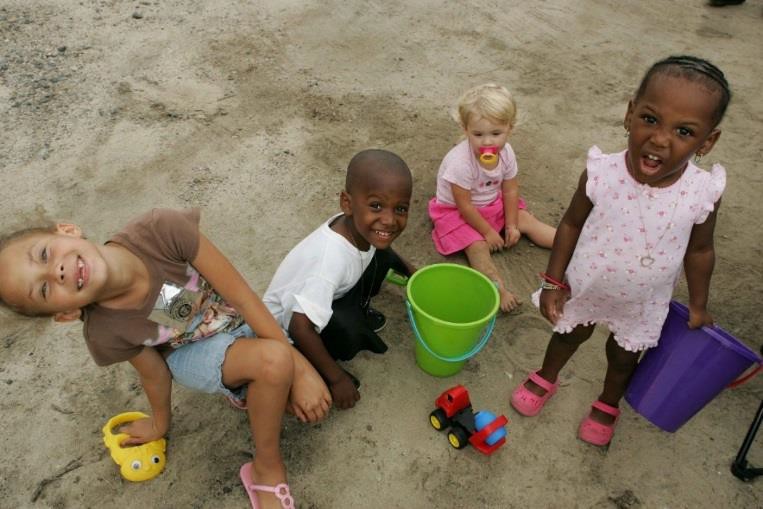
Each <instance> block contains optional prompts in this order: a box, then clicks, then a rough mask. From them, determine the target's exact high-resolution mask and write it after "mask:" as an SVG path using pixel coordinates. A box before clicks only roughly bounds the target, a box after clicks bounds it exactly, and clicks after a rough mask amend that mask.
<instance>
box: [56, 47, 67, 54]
mask: <svg viewBox="0 0 763 509" xmlns="http://www.w3.org/2000/svg"><path fill="white" fill-rule="evenodd" d="M58 52H59V53H65V52H66V46H59V47H58Z"/></svg>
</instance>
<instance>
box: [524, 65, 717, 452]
mask: <svg viewBox="0 0 763 509" xmlns="http://www.w3.org/2000/svg"><path fill="white" fill-rule="evenodd" d="M730 96H731V94H730V92H729V87H728V84H727V83H726V79H725V77H724V76H723V73H722V72H721V71H720V70H719V69H718V68H717V67H715V66H714V65H712V64H710V63H709V62H707V61H705V60H702V59H699V58H696V57H688V56H680V57H670V58H667V59H665V60H662V61H659V62H657V63H656V64H654V65H653V66H652V67H651V68H650V69H649V71H647V73H646V75H645V76H644V78H643V79H642V81H641V84H640V85H639V88H638V90H637V91H636V94H635V96H634V97H633V99H631V100H630V102H629V103H628V110H627V113H626V115H625V130H626V135H627V137H628V148H627V150H624V151H622V152H619V153H617V154H602V153H601V152H600V151H599V149H598V148H597V147H593V148H592V149H591V150H590V151H589V153H588V164H587V168H586V170H585V171H584V172H583V174H582V176H581V177H580V181H579V183H578V188H577V191H576V192H575V195H574V196H573V197H572V202H571V203H570V206H569V208H568V209H567V212H566V213H565V215H564V217H563V218H562V222H561V223H560V225H559V230H558V233H557V235H556V238H555V239H554V246H553V250H552V252H551V258H550V260H549V263H548V268H547V269H546V273H545V274H542V275H541V276H542V277H543V279H544V281H543V282H542V286H541V290H539V292H536V294H535V295H534V296H533V297H534V300H535V301H536V303H537V304H538V305H539V306H540V310H541V312H542V313H543V316H545V317H546V318H547V319H548V320H549V321H550V322H551V323H552V324H554V334H553V336H551V340H550V342H549V344H548V348H547V349H546V356H545V358H544V360H543V367H542V368H541V369H540V370H538V371H537V372H535V373H532V374H530V376H529V377H528V379H527V380H525V381H524V382H523V383H522V384H521V385H520V386H519V387H517V389H516V390H515V391H514V393H513V394H512V397H511V404H512V406H513V407H514V408H515V409H516V410H517V411H518V412H519V413H521V414H523V415H527V416H533V415H536V414H537V413H538V412H539V411H540V410H541V409H542V408H543V405H544V404H545V403H546V401H547V400H548V399H549V398H550V397H551V396H553V395H554V393H555V392H556V390H557V388H558V381H557V380H558V378H557V377H558V374H559V371H560V370H561V369H562V367H563V366H564V365H565V364H566V363H567V361H568V360H569V359H570V357H571V356H572V354H574V353H575V350H577V348H578V346H579V345H580V344H581V343H583V342H584V341H585V340H587V339H588V338H589V337H590V336H591V333H592V332H593V329H594V325H595V324H596V323H602V324H605V325H607V327H608V328H609V329H610V332H611V334H610V335H609V339H608V340H607V344H606V355H607V363H608V365H607V373H606V376H605V378H604V389H603V391H602V393H601V394H600V395H599V397H598V399H597V400H596V401H595V402H594V403H593V407H592V410H591V412H590V414H589V415H587V416H586V417H585V418H584V419H583V421H582V423H581V425H580V428H579V431H578V435H579V437H580V438H581V439H582V440H584V441H586V442H589V443H592V444H595V445H606V444H607V443H609V441H610V440H611V438H612V434H613V433H614V426H615V423H616V421H617V417H618V416H619V414H620V411H619V410H618V408H617V406H618V403H619V401H620V398H621V397H622V396H623V393H624V391H625V388H626V386H627V383H628V380H629V379H630V376H631V373H632V372H633V369H634V368H635V367H636V363H637V362H638V357H639V355H640V352H641V351H643V350H645V349H647V348H652V347H654V346H655V345H657V341H658V340H659V336H660V330H661V328H662V324H663V322H664V320H665V317H666V315H667V312H668V304H669V302H670V298H671V295H672V292H673V288H674V286H675V283H676V280H677V279H678V276H679V273H680V270H681V264H682V262H683V266H684V269H685V271H686V279H687V282H688V288H689V326H690V327H693V328H695V327H699V326H702V325H706V324H710V323H712V318H711V317H710V315H709V314H708V312H707V299H708V290H709V286H710V275H711V273H712V271H713V263H714V259H715V252H714V249H713V231H714V229H715V220H716V215H717V213H718V206H719V205H720V198H721V194H722V192H723V189H724V187H725V184H726V173H725V170H724V169H723V168H722V167H721V166H720V165H717V164H716V165H714V166H713V168H712V170H711V172H710V173H708V172H705V171H703V170H701V169H699V168H698V167H697V166H695V165H694V164H692V163H691V162H690V161H689V159H690V158H691V157H692V156H695V160H697V161H698V160H699V158H700V157H701V156H704V155H706V154H707V153H708V152H710V150H711V149H712V148H713V146H714V145H715V143H716V141H718V137H719V136H720V134H721V131H720V129H719V128H718V124H719V123H720V121H721V119H722V118H723V114H724V112H725V110H726V106H727V105H728V102H729V99H730ZM538 295H539V303H538V302H537V300H538ZM568 299H569V300H568Z"/></svg>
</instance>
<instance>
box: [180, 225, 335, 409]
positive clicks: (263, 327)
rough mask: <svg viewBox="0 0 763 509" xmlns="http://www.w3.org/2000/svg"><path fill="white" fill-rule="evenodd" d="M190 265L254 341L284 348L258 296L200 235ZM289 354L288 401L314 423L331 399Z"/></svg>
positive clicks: (306, 368)
mask: <svg viewBox="0 0 763 509" xmlns="http://www.w3.org/2000/svg"><path fill="white" fill-rule="evenodd" d="M192 265H193V266H194V267H195V268H196V270H198V271H199V273H200V274H201V275H202V276H204V279H206V280H207V281H208V282H209V284H210V285H212V288H214V289H215V290H216V291H217V292H218V293H219V294H220V296H221V297H222V298H223V299H224V300H225V302H227V303H228V304H229V305H230V306H232V307H233V308H235V309H236V310H237V311H238V312H239V313H241V315H242V316H243V317H244V319H245V320H246V323H248V324H249V326H250V327H251V328H252V330H253V331H254V332H255V334H257V336H258V337H261V338H273V339H278V340H280V341H283V342H285V343H287V344H288V341H287V339H286V336H285V335H284V333H283V330H282V329H281V327H279V325H278V322H276V320H275V318H273V315H271V314H270V311H269V310H268V308H267V307H265V304H263V303H262V300H260V298H259V296H257V294H256V293H255V292H254V291H253V290H252V289H251V288H250V287H249V284H247V282H246V280H244V278H243V277H242V276H241V274H239V272H238V271H237V270H236V268H235V267H233V265H232V264H231V263H230V261H229V260H228V258H227V257H226V256H225V255H224V254H222V253H221V252H220V251H219V250H218V249H217V248H216V247H215V245H214V244H212V242H210V241H209V240H208V239H207V238H206V237H205V236H204V235H202V234H199V251H198V253H197V254H196V259H195V260H193V262H192ZM291 351H292V356H293V357H294V383H293V385H292V389H291V393H290V395H289V400H290V402H291V405H292V407H293V408H294V411H295V413H296V415H297V417H298V418H299V419H300V420H302V421H303V422H305V421H307V422H315V421H318V420H320V419H322V418H323V417H325V416H326V413H327V412H328V409H329V407H330V406H331V396H330V395H329V391H328V389H327V387H326V384H325V383H324V382H323V380H321V377H320V375H319V374H318V373H317V372H316V371H315V368H313V366H312V365H310V363H309V362H308V361H307V359H305V357H304V356H303V355H302V354H301V353H299V351H297V349H295V348H292V349H291Z"/></svg>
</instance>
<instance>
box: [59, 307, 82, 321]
mask: <svg viewBox="0 0 763 509" xmlns="http://www.w3.org/2000/svg"><path fill="white" fill-rule="evenodd" d="M81 315H82V310H81V309H75V310H73V311H62V312H60V313H56V314H55V315H53V321H54V322H58V323H65V322H73V321H74V320H79V317H80V316H81Z"/></svg>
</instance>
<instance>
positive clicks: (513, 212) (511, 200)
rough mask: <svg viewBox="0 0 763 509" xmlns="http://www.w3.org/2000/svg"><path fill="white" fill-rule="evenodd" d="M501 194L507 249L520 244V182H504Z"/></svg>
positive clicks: (512, 180) (513, 180) (513, 179)
mask: <svg viewBox="0 0 763 509" xmlns="http://www.w3.org/2000/svg"><path fill="white" fill-rule="evenodd" d="M501 192H502V193H503V217H504V222H505V225H506V226H505V228H506V231H505V235H504V238H505V243H504V245H505V246H506V247H512V246H513V245H515V244H516V243H517V242H519V237H520V236H521V234H520V233H519V208H518V207H519V182H517V178H516V177H514V178H511V179H507V180H504V181H503V182H502V183H501Z"/></svg>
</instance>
